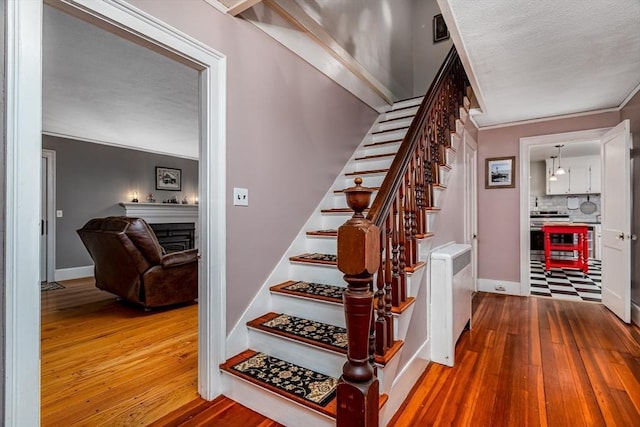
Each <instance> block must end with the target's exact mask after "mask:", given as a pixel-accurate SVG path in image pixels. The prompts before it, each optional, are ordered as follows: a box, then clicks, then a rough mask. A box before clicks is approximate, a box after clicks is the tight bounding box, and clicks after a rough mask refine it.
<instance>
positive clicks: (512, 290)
mask: <svg viewBox="0 0 640 427" xmlns="http://www.w3.org/2000/svg"><path fill="white" fill-rule="evenodd" d="M478 290H479V291H482V292H493V293H495V294H506V295H517V296H520V282H507V281H506V280H495V279H478Z"/></svg>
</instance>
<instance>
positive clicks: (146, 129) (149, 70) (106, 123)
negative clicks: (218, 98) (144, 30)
mask: <svg viewBox="0 0 640 427" xmlns="http://www.w3.org/2000/svg"><path fill="white" fill-rule="evenodd" d="M43 27H44V37H43V130H44V132H45V133H50V134H56V135H61V136H67V137H71V138H74V139H81V140H85V141H94V142H102V143H108V144H114V145H120V146H126V147H132V148H138V149H142V150H146V151H153V152H157V153H165V154H173V155H177V156H182V157H189V158H197V157H198V148H199V146H198V142H199V136H198V135H199V128H198V105H199V104H198V103H199V101H198V72H197V71H195V70H193V69H191V68H188V67H186V66H184V65H182V64H180V63H178V62H175V61H173V60H171V59H168V58H166V57H164V56H162V55H159V54H157V53H155V52H153V51H151V50H149V49H146V48H144V47H141V46H138V45H137V44H134V43H132V42H129V41H127V40H124V39H122V38H120V37H118V36H115V35H113V34H111V33H109V32H106V31H104V30H102V29H99V28H97V27H95V26H92V25H90V24H88V23H86V22H83V21H80V20H78V19H76V18H74V17H72V16H70V15H67V14H65V13H63V12H61V11H58V10H56V9H54V8H52V7H49V6H45V7H44V24H43Z"/></svg>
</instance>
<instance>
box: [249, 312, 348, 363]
mask: <svg viewBox="0 0 640 427" xmlns="http://www.w3.org/2000/svg"><path fill="white" fill-rule="evenodd" d="M247 325H248V326H249V327H252V328H256V329H260V330H262V331H266V332H270V333H274V334H276V335H280V336H284V337H287V338H292V339H295V340H297V341H301V342H305V343H307V344H311V345H315V346H318V347H321V348H324V349H327V350H331V351H335V352H337V353H341V354H346V352H347V343H348V341H347V330H346V329H345V328H343V327H341V326H335V325H330V324H328V323H322V322H316V321H315V320H309V319H304V318H302V317H296V316H290V315H288V314H278V313H267V314H265V315H264V316H261V317H259V318H257V319H255V320H252V321H250V322H248V323H247Z"/></svg>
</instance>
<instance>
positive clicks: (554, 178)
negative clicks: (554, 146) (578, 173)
mask: <svg viewBox="0 0 640 427" xmlns="http://www.w3.org/2000/svg"><path fill="white" fill-rule="evenodd" d="M556 157H558V156H551V162H552V163H551V176H550V177H549V181H557V180H558V177H557V176H556ZM562 173H564V171H562Z"/></svg>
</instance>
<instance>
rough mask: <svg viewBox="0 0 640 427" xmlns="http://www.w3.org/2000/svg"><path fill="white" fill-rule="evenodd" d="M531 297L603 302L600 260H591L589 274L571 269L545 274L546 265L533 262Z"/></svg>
mask: <svg viewBox="0 0 640 427" xmlns="http://www.w3.org/2000/svg"><path fill="white" fill-rule="evenodd" d="M530 265H531V277H530V280H531V295H536V296H543V297H552V298H558V299H568V300H574V301H591V302H601V301H602V292H601V289H600V278H601V268H600V265H601V264H600V261H599V260H593V259H592V260H589V274H588V275H587V276H585V277H583V274H582V271H580V270H576V269H571V268H552V269H551V271H550V274H549V275H545V274H544V263H543V262H541V261H531V263H530Z"/></svg>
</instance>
